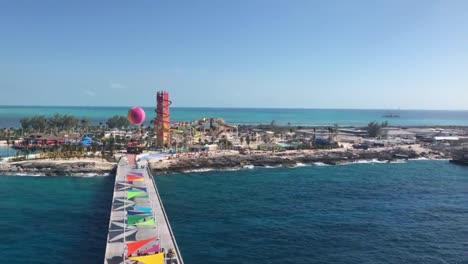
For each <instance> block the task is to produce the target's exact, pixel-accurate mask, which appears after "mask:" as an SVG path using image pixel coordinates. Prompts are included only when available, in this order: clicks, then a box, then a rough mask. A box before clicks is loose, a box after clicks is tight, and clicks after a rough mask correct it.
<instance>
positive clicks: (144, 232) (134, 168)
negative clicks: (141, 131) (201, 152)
mask: <svg viewBox="0 0 468 264" xmlns="http://www.w3.org/2000/svg"><path fill="white" fill-rule="evenodd" d="M147 165H148V164H147V162H146V161H145V162H142V164H138V163H136V162H135V156H134V155H127V156H126V157H122V158H121V159H120V161H119V164H118V165H117V166H118V168H117V172H116V175H115V186H114V196H113V200H112V209H111V214H110V220H109V233H108V236H107V247H106V254H105V259H104V264H121V263H132V264H135V263H144V264H150V263H156V264H183V263H184V262H183V260H182V256H181V255H180V251H179V249H178V247H177V243H176V240H175V237H174V234H173V233H172V229H171V225H170V224H169V220H168V218H167V215H166V212H165V210H164V206H163V203H162V201H161V197H160V196H159V193H158V189H157V186H156V183H155V182H154V179H153V177H152V176H151V174H150V171H149V168H148V166H147Z"/></svg>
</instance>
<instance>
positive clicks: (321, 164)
mask: <svg viewBox="0 0 468 264" xmlns="http://www.w3.org/2000/svg"><path fill="white" fill-rule="evenodd" d="M314 165H315V166H318V167H323V166H330V165H329V164H325V163H323V162H315V163H314Z"/></svg>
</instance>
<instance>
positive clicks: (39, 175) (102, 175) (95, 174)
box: [8, 172, 110, 178]
mask: <svg viewBox="0 0 468 264" xmlns="http://www.w3.org/2000/svg"><path fill="white" fill-rule="evenodd" d="M8 175H9V176H26V177H55V176H59V177H60V176H65V177H84V178H89V177H104V176H109V175H110V174H109V173H75V174H72V175H47V174H45V173H43V172H36V173H34V172H10V173H9V174H8Z"/></svg>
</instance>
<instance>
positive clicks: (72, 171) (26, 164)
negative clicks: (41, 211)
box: [0, 159, 117, 176]
mask: <svg viewBox="0 0 468 264" xmlns="http://www.w3.org/2000/svg"><path fill="white" fill-rule="evenodd" d="M116 168H117V167H116V163H112V162H107V161H103V160H97V159H81V160H66V161H64V160H59V161H55V160H30V161H20V162H12V163H0V175H44V176H72V175H83V174H93V175H108V174H111V173H114V172H115V170H116Z"/></svg>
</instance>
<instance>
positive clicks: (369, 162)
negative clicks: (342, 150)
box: [339, 159, 389, 165]
mask: <svg viewBox="0 0 468 264" xmlns="http://www.w3.org/2000/svg"><path fill="white" fill-rule="evenodd" d="M385 163H389V161H387V160H378V159H371V160H356V161H351V162H345V163H341V164H339V165H352V164H385Z"/></svg>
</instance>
